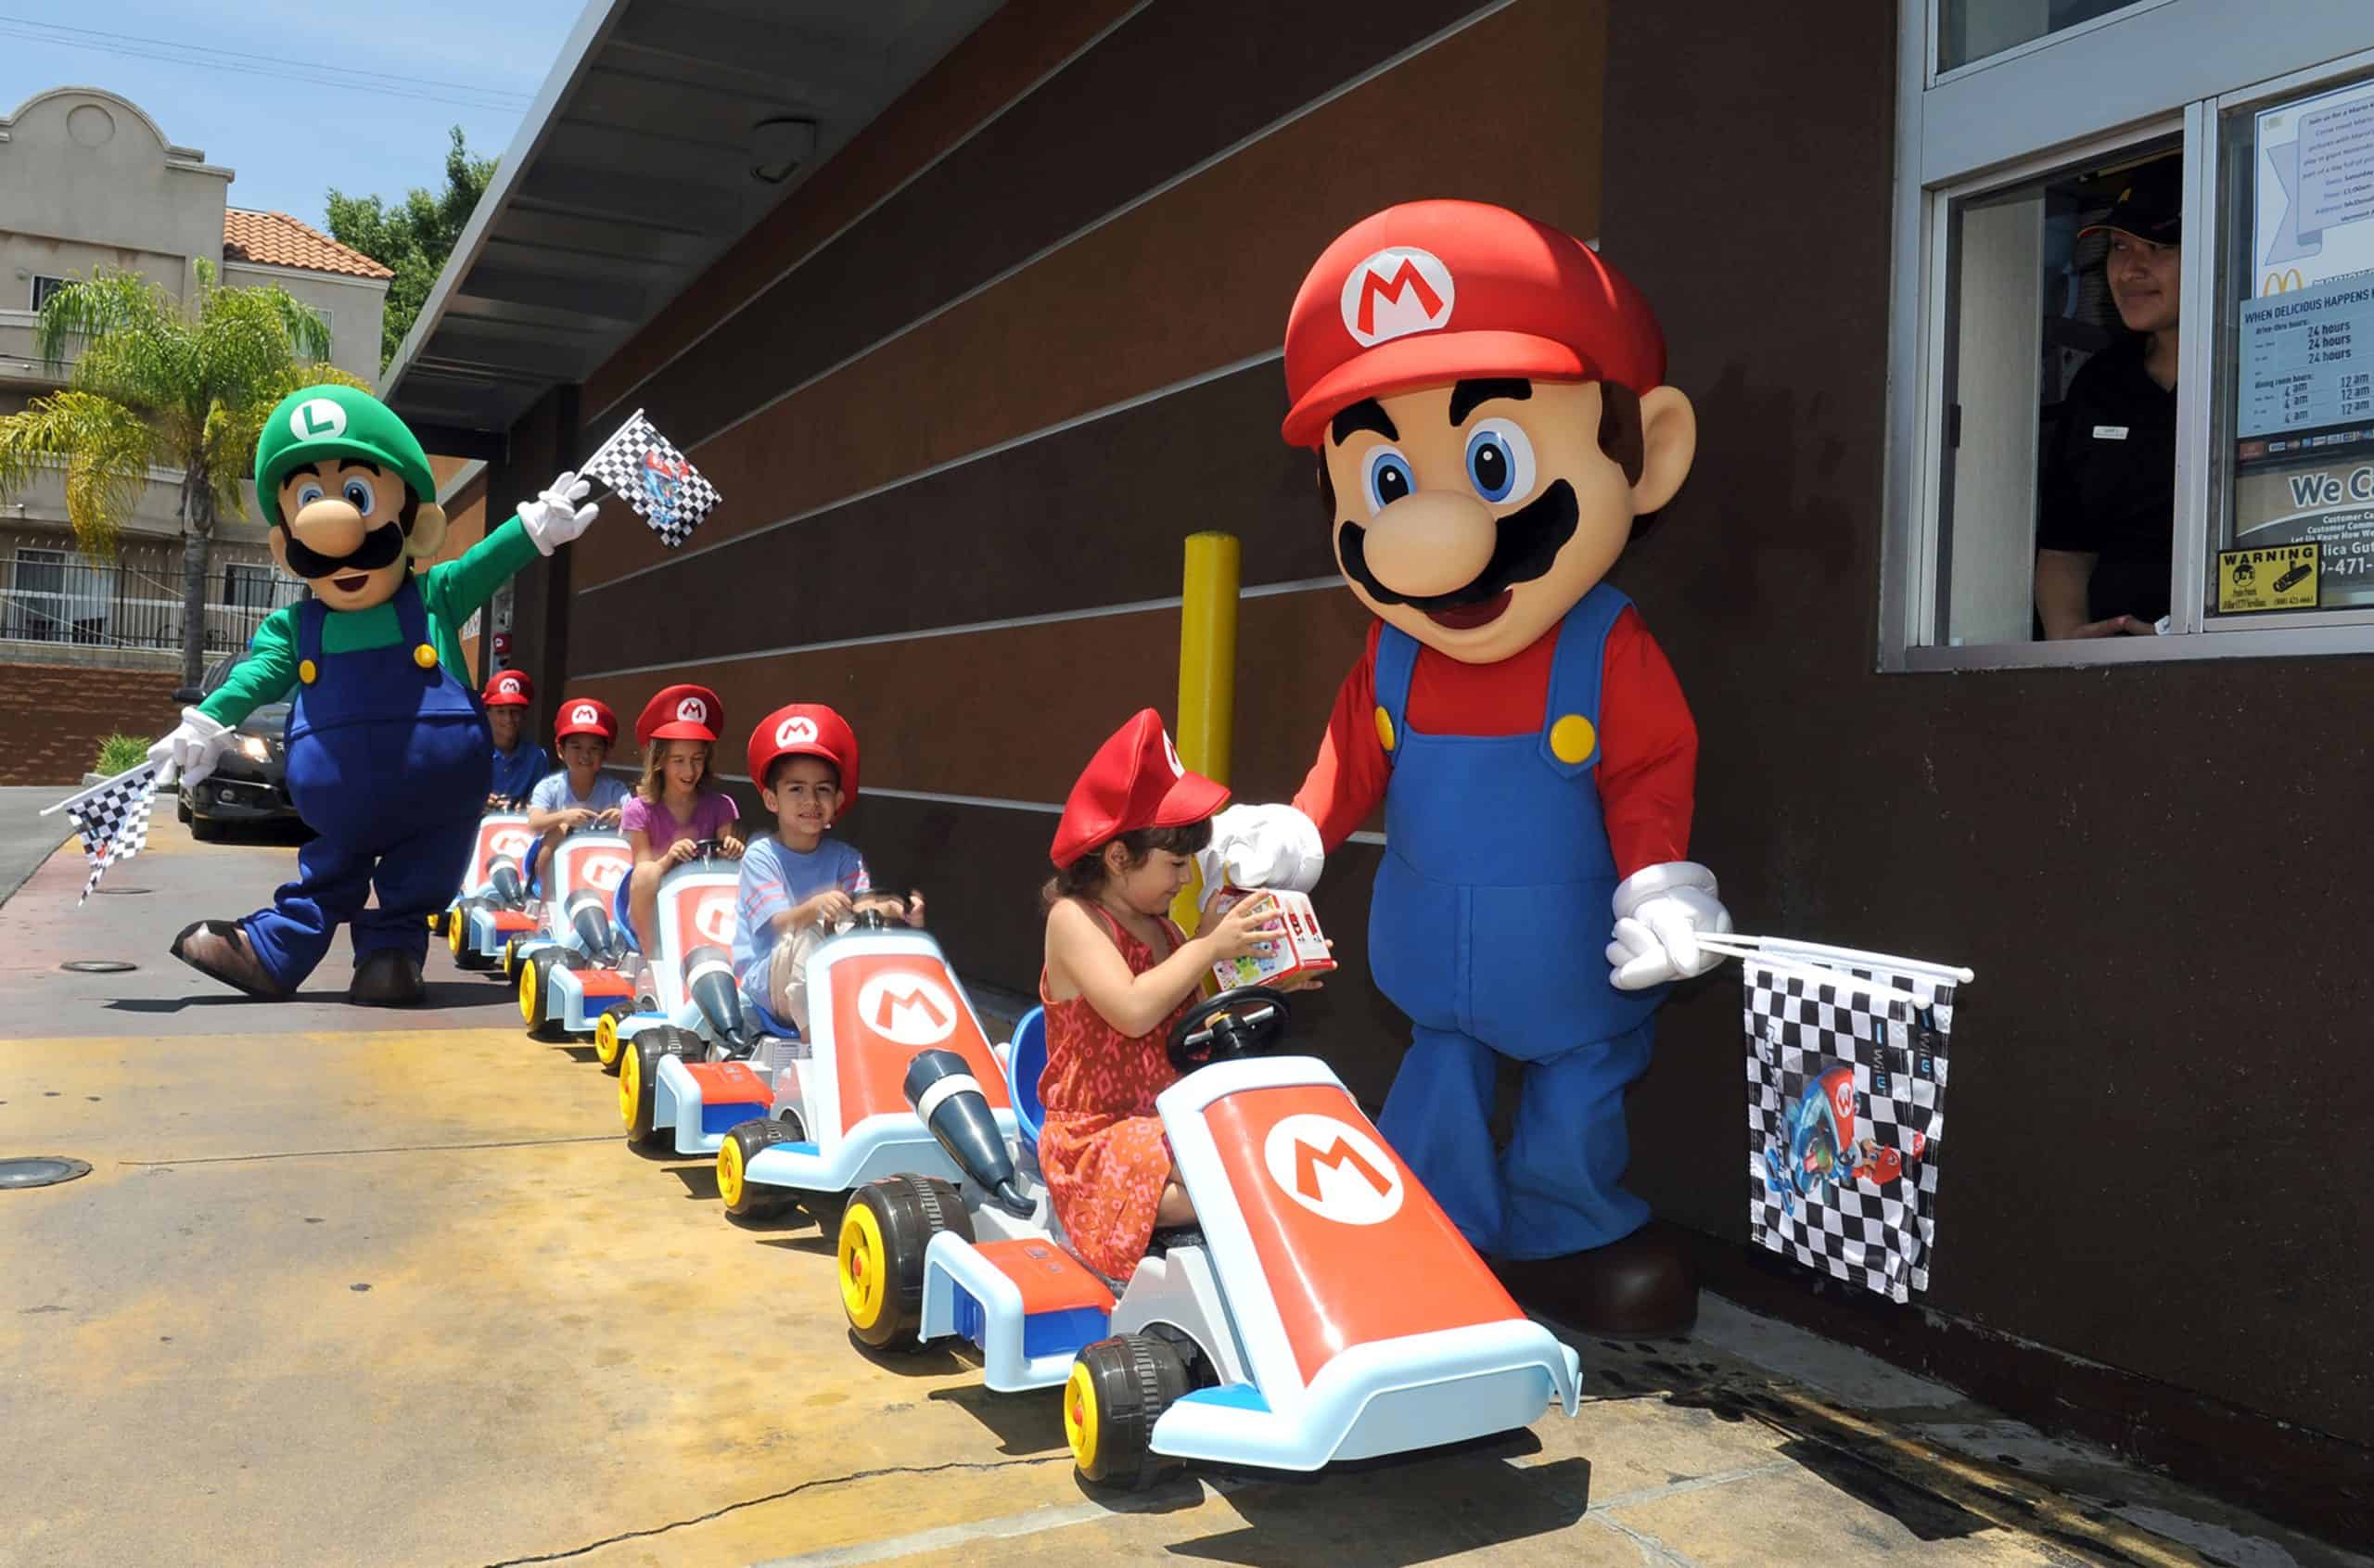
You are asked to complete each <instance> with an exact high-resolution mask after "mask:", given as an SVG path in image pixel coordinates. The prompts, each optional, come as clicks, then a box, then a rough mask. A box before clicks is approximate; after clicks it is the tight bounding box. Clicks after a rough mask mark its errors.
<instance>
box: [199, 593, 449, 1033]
mask: <svg viewBox="0 0 2374 1568" xmlns="http://www.w3.org/2000/svg"><path fill="white" fill-rule="evenodd" d="M389 605H390V606H391V607H392V608H393V609H394V611H395V613H396V621H397V625H398V627H399V628H400V630H401V633H402V640H401V641H400V642H398V643H395V644H390V645H389V646H387V647H380V648H364V649H357V650H352V651H349V652H345V653H336V654H330V653H325V652H324V651H323V648H322V627H323V623H324V621H325V620H326V619H327V618H328V617H329V616H330V615H331V614H333V613H335V612H333V611H331V610H329V609H327V608H326V607H325V606H324V605H323V604H322V602H321V601H320V600H319V599H308V600H306V601H305V602H304V603H302V604H300V605H299V606H296V608H297V636H298V657H299V662H298V667H297V680H298V685H297V695H296V700H295V702H294V703H293V704H292V705H291V706H290V708H289V710H288V793H289V795H290V797H292V798H293V799H294V800H295V801H296V803H297V811H298V814H299V815H300V816H301V817H303V818H304V819H305V822H306V823H307V825H309V826H311V827H312V828H313V831H314V833H315V835H317V836H315V837H314V838H313V841H312V842H310V843H308V844H307V845H306V846H305V847H304V848H302V849H300V850H299V851H298V853H297V880H296V881H294V882H291V883H287V884H286V885H285V886H282V887H281V888H280V889H279V890H278V891H277V892H275V893H274V895H273V907H272V908H270V909H268V910H263V911H259V912H257V913H255V914H251V915H249V917H248V918H247V919H246V920H245V921H243V922H242V923H241V924H243V925H244V926H245V927H246V928H247V933H248V940H249V945H250V946H252V947H253V949H254V950H255V954H256V957H257V958H259V959H260V960H262V962H263V965H264V967H265V968H266V969H268V970H270V971H271V972H272V974H273V977H274V979H276V980H278V981H280V982H281V984H282V985H284V986H286V987H287V988H289V989H291V990H294V989H295V988H297V986H298V985H299V983H300V982H301V981H302V980H303V979H304V978H305V976H306V975H310V974H312V973H313V966H314V965H315V964H317V963H319V962H321V961H322V957H323V955H324V954H325V953H326V952H328V951H329V946H330V938H331V937H332V936H333V935H335V934H336V932H337V929H338V926H339V925H341V924H343V925H346V926H348V927H350V929H351V939H352V941H353V943H354V957H355V961H356V962H357V963H358V964H359V963H360V962H362V961H363V960H364V958H366V957H368V956H369V955H370V954H372V953H374V952H377V950H380V949H381V948H401V949H403V950H408V951H410V952H411V953H412V955H413V956H414V957H415V958H416V959H417V958H421V957H424V956H425V955H426V954H427V952H428V919H427V917H428V914H429V913H430V911H434V910H437V909H440V908H442V907H443V906H444V904H445V903H446V902H447V901H448V900H450V899H452V898H453V889H454V887H455V886H456V885H457V884H458V883H459V882H460V880H461V876H462V872H463V869H464V868H465V867H466V865H467V864H468V862H469V857H470V848H471V845H472V842H473V841H474V840H475V838H476V837H477V835H478V824H479V813H480V811H481V809H483V807H484V805H485V802H486V795H487V785H488V782H489V780H490V778H491V773H492V763H491V759H490V757H489V753H490V751H491V748H492V745H493V742H492V740H491V737H490V735H489V734H488V732H487V723H486V715H485V713H484V711H483V710H482V709H480V708H479V705H478V699H477V698H476V697H475V696H473V695H471V693H470V690H469V688H467V687H466V686H465V685H463V684H462V682H460V681H458V680H456V679H455V678H454V675H453V671H452V670H450V669H447V668H446V664H445V661H444V659H443V658H441V657H439V655H438V652H437V648H436V646H435V644H433V643H431V642H430V640H429V627H428V609H427V607H426V606H424V605H423V604H422V602H421V596H420V589H419V586H418V585H417V584H416V583H414V582H411V581H406V582H405V583H404V585H403V586H402V588H399V589H398V590H397V591H396V595H395V597H394V598H393V599H392V600H390V601H389ZM374 891H376V892H377V894H378V901H377V906H376V907H373V908H368V909H366V908H365V907H364V903H365V900H366V899H368V898H369V896H370V895H371V894H372V893H373V892H374Z"/></svg>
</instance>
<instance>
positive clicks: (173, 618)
mask: <svg viewBox="0 0 2374 1568" xmlns="http://www.w3.org/2000/svg"><path fill="white" fill-rule="evenodd" d="M63 555H64V553H63V552H59V551H47V550H44V551H26V550H20V551H19V552H18V553H17V555H16V556H15V558H14V559H13V560H11V561H8V562H6V563H0V565H6V567H7V568H8V571H7V579H8V580H7V582H6V585H5V586H0V638H6V639H8V640H10V641H14V642H20V643H70V644H77V645H79V646H83V647H101V648H154V649H160V650H164V651H178V650H179V649H180V647H181V645H182V593H181V582H180V580H179V577H178V575H177V574H176V575H175V576H173V577H172V578H171V579H170V580H169V579H168V578H167V577H166V576H165V575H164V574H160V573H158V572H153V571H148V570H145V569H143V568H141V567H125V566H115V565H106V566H101V565H94V564H91V563H87V562H83V561H80V560H75V559H73V558H71V557H65V558H63V559H60V558H58V557H61V556H63ZM207 588H208V590H209V599H210V603H209V604H208V605H207V606H206V651H207V652H208V653H210V654H221V653H232V652H236V650H239V649H242V648H245V647H246V646H247V645H248V642H249V639H250V638H252V637H253V636H254V635H255V631H256V628H257V627H258V626H259V625H261V624H262V621H263V618H265V617H266V616H268V615H270V614H272V612H273V611H274V610H276V609H278V608H279V607H280V606H283V605H287V604H293V603H295V602H296V600H297V598H298V596H299V594H300V593H302V592H303V587H302V585H301V584H300V583H297V582H295V581H292V580H289V579H287V578H285V577H282V576H281V575H280V574H279V573H277V572H275V571H274V570H272V568H270V567H261V568H259V567H248V566H245V565H240V566H234V567H216V568H215V569H214V571H213V572H212V573H211V576H210V580H209V581H208V582H207ZM226 598H236V601H237V602H236V603H224V602H223V600H224V599H226Z"/></svg>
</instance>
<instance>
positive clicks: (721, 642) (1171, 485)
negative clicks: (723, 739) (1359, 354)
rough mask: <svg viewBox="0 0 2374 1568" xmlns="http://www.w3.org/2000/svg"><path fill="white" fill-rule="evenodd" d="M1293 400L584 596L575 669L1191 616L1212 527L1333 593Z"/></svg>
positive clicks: (1007, 474) (845, 519) (1063, 458)
mask: <svg viewBox="0 0 2374 1568" xmlns="http://www.w3.org/2000/svg"><path fill="white" fill-rule="evenodd" d="M1283 402H1284V398H1283V393H1282V391H1281V389H1280V387H1279V385H1278V376H1277V371H1276V369H1275V367H1274V366H1272V365H1269V364H1260V365H1256V366H1254V367H1253V368H1251V369H1248V370H1243V371H1239V372H1238V373H1237V374H1235V375H1233V376H1223V377H1221V378H1220V379H1219V380H1217V381H1210V382H1206V383H1204V384H1203V385H1200V386H1197V387H1193V388H1191V389H1188V390H1186V391H1183V392H1180V393H1177V394H1174V395H1173V396H1171V397H1168V398H1165V399H1164V400H1162V401H1161V402H1156V403H1150V404H1146V405H1144V406H1142V407H1139V408H1135V409H1131V410H1130V411H1129V412H1128V413H1125V414H1116V415H1114V416H1113V417H1112V418H1109V419H1103V420H1099V421H1097V422H1096V423H1094V424H1093V425H1087V426H1081V427H1077V428H1074V429H1070V430H1066V431H1065V432H1064V433H1063V434H1061V435H1058V436H1052V437H1049V438H1048V439H1047V440H1039V441H1032V442H1029V443H1027V444H1026V445H1023V446H1018V447H1015V448H1012V449H1010V450H1008V451H1006V452H1004V453H1000V454H999V455H997V456H996V457H991V458H984V459H982V460H981V461H979V462H977V463H968V464H966V465H964V466H962V467H959V468H954V469H951V470H949V471H947V472H944V473H941V474H938V475H936V476H935V477H933V478H928V479H922V480H918V481H916V482H915V483H913V484H911V485H905V486H901V487H900V488H899V489H898V490H896V491H890V492H888V493H885V494H881V495H876V496H874V497H873V498H871V499H869V500H866V501H862V502H859V503H856V504H852V505H849V506H844V507H838V508H836V509H835V510H833V511H831V512H829V513H825V514H822V515H820V516H815V517H811V518H810V519H809V520H808V521H807V522H805V523H802V524H801V525H800V526H798V528H789V529H776V530H774V531H773V532H771V533H766V534H761V535H759V536H757V537H755V538H749V539H737V540H734V541H733V542H731V543H729V544H727V545H724V546H721V547H719V548H717V549H713V550H708V551H704V552H702V553H700V554H699V555H694V556H692V557H691V558H689V559H687V560H686V561H685V562H684V564H683V566H681V567H677V568H675V569H674V570H672V571H670V572H668V573H667V574H665V575H664V576H652V577H644V578H638V579H636V580H633V581H632V582H626V583H606V584H604V585H603V586H601V587H598V588H594V589H592V590H590V591H581V592H580V593H578V594H577V595H576V596H575V598H574V600H573V601H572V602H571V606H570V615H571V617H572V619H573V621H574V623H575V624H577V625H580V626H584V627H598V628H600V629H601V631H600V633H599V635H598V636H597V637H594V638H593V639H592V640H591V641H590V642H577V641H575V640H574V639H573V640H572V643H573V646H574V647H575V649H576V652H575V654H574V658H575V661H576V663H577V664H578V665H579V666H581V667H583V668H589V669H590V668H595V667H598V668H601V669H640V668H643V667H645V666H654V665H668V664H674V663H677V662H680V661H683V660H684V659H687V658H721V657H747V656H750V655H753V654H755V653H756V652H757V650H759V649H761V648H785V647H798V646H801V645H803V644H815V643H839V642H844V641H849V640H854V639H858V638H865V637H881V636H885V635H887V634H891V633H896V632H902V631H922V630H924V629H926V628H929V627H938V626H964V625H971V624H977V623H984V622H992V621H1018V620H1029V619H1033V618H1039V617H1043V616H1047V615H1050V614H1054V613H1059V612H1064V611H1070V610H1079V609H1083V608H1088V607H1091V606H1106V605H1116V604H1124V605H1126V604H1135V603H1141V602H1153V601H1158V600H1163V599H1168V598H1175V597H1176V596H1177V594H1178V593H1179V588H1180V572H1181V548H1182V547H1181V541H1182V540H1184V539H1185V538H1186V536H1187V535H1189V534H1191V533H1194V532H1197V531H1199V530H1203V529H1225V530H1226V531H1228V532H1231V533H1233V534H1235V535H1236V536H1237V537H1238V539H1239V540H1240V541H1241V542H1242V580H1244V582H1246V583H1249V584H1260V583H1265V582H1303V581H1308V580H1312V579H1316V578H1322V577H1325V576H1328V575H1330V574H1332V573H1333V572H1334V569H1335V559H1334V546H1333V544H1332V543H1331V542H1330V537H1329V536H1330V530H1329V529H1328V528H1327V526H1326V519H1325V516H1324V514H1323V513H1322V512H1321V509H1320V506H1319V491H1318V479H1317V473H1316V470H1315V467H1314V465H1313V463H1312V459H1311V457H1310V454H1309V453H1302V452H1295V451H1293V450H1290V449H1289V448H1287V447H1286V446H1284V445H1283V444H1282V443H1281V442H1279V441H1278V440H1276V437H1275V427H1276V423H1277V420H1278V417H1279V415H1280V414H1281V412H1282V405H1283ZM612 521H613V522H614V523H625V522H626V519H624V518H616V519H612ZM627 526H630V527H633V528H636V529H640V528H641V527H642V525H641V524H640V522H639V521H638V522H634V523H631V524H628V525H627ZM597 646H598V647H599V649H600V652H598V653H597V652H596V651H595V648H596V647H597Z"/></svg>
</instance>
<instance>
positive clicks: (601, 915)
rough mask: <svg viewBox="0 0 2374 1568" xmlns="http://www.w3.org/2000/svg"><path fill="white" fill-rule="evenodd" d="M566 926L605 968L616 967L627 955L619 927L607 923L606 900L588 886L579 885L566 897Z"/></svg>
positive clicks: (608, 921)
mask: <svg viewBox="0 0 2374 1568" xmlns="http://www.w3.org/2000/svg"><path fill="white" fill-rule="evenodd" d="M568 928H569V929H570V930H572V931H574V932H576V933H577V939H578V940H579V941H581V942H582V943H584V944H585V950H586V951H587V952H588V953H590V954H592V955H593V956H594V960H595V961H596V962H599V963H600V964H601V965H602V966H603V967H604V968H606V969H616V968H617V967H618V966H619V960H620V959H622V958H624V957H625V956H626V954H625V952H624V951H623V950H622V949H623V944H622V943H621V942H620V941H619V933H618V928H617V927H615V926H613V925H612V924H610V908H609V904H608V901H607V900H606V899H604V898H603V897H602V895H601V894H599V893H596V892H594V890H593V889H592V888H591V887H583V888H580V889H579V890H578V891H577V892H575V893H574V894H572V895H570V897H569V900H568Z"/></svg>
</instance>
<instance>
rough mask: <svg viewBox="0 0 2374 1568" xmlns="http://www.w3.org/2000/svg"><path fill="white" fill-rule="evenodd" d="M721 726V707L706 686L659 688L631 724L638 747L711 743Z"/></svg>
mask: <svg viewBox="0 0 2374 1568" xmlns="http://www.w3.org/2000/svg"><path fill="white" fill-rule="evenodd" d="M724 727H725V705H724V704H723V703H721V702H720V701H718V700H717V694H716V693H715V692H712V691H710V690H709V689H708V687H707V686H695V685H691V684H684V685H677V686H662V687H661V688H660V689H659V691H658V693H657V695H654V696H653V697H652V699H651V700H650V701H649V702H647V703H645V704H644V705H643V716H642V717H641V718H639V719H637V720H635V721H634V738H635V744H636V745H638V746H649V745H650V744H651V743H652V742H653V741H713V740H715V739H717V733H718V731H720V730H721V729H723V728H724Z"/></svg>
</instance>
